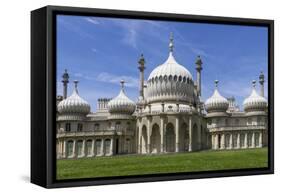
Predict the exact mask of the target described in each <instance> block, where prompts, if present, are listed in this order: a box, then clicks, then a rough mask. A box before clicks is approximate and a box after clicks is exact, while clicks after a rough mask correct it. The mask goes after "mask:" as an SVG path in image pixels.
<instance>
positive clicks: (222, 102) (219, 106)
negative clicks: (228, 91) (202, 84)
mask: <svg viewBox="0 0 281 194" xmlns="http://www.w3.org/2000/svg"><path fill="white" fill-rule="evenodd" d="M218 82H219V81H218V80H215V91H214V93H213V95H212V96H211V97H210V98H208V99H207V100H206V102H205V108H206V111H207V112H208V113H211V112H226V110H227V109H228V106H229V102H228V100H227V99H226V98H225V97H223V96H222V95H221V94H220V93H219V91H218Z"/></svg>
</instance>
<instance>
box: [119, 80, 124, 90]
mask: <svg viewBox="0 0 281 194" xmlns="http://www.w3.org/2000/svg"><path fill="white" fill-rule="evenodd" d="M120 84H121V90H122V91H123V92H124V84H125V81H124V80H123V79H122V80H121V81H120Z"/></svg>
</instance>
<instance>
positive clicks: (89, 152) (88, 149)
mask: <svg viewBox="0 0 281 194" xmlns="http://www.w3.org/2000/svg"><path fill="white" fill-rule="evenodd" d="M92 143H93V141H92V140H91V139H88V140H87V142H86V154H87V156H91V155H92Z"/></svg>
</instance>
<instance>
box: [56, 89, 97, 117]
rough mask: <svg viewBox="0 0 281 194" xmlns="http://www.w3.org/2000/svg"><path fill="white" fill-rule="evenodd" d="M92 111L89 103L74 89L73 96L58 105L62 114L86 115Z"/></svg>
mask: <svg viewBox="0 0 281 194" xmlns="http://www.w3.org/2000/svg"><path fill="white" fill-rule="evenodd" d="M90 109H91V108H90V105H89V103H88V102H87V101H85V100H84V99H82V98H81V97H80V96H79V95H78V91H77V88H75V89H74V91H73V93H72V95H71V96H69V97H68V98H66V99H65V100H63V101H61V102H60V103H59V104H58V111H59V113H61V114H63V113H74V114H85V115H86V114H88V113H89V112H90Z"/></svg>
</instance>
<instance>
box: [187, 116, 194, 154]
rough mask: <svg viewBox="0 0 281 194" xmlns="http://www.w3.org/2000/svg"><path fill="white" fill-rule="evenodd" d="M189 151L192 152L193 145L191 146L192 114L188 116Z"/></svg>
mask: <svg viewBox="0 0 281 194" xmlns="http://www.w3.org/2000/svg"><path fill="white" fill-rule="evenodd" d="M188 125H189V151H190V152H192V150H193V146H192V116H191V115H190V116H189V124H188Z"/></svg>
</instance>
